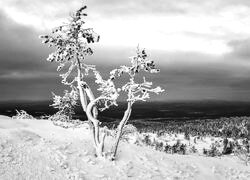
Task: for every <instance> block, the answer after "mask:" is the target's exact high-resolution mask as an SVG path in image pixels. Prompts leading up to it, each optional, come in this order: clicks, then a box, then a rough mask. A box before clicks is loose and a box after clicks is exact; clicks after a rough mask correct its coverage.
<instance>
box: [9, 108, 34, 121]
mask: <svg viewBox="0 0 250 180" xmlns="http://www.w3.org/2000/svg"><path fill="white" fill-rule="evenodd" d="M16 113H17V114H16V115H15V116H12V119H35V118H34V117H33V116H32V115H30V114H28V113H27V112H26V111H24V110H20V111H18V110H16Z"/></svg>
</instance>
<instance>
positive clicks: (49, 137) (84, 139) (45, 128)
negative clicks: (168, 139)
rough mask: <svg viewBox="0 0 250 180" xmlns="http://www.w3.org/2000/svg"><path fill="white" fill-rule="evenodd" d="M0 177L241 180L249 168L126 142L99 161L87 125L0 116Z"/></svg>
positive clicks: (32, 179)
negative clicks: (63, 125) (60, 124)
mask: <svg viewBox="0 0 250 180" xmlns="http://www.w3.org/2000/svg"><path fill="white" fill-rule="evenodd" d="M110 140H111V139H108V141H107V145H106V146H107V147H110V144H111V143H110V142H111V141H110ZM0 179H1V180H13V179H18V180H22V179H30V180H36V179H42V180H50V179H58V180H59V179H60V180H64V179H90V180H95V179H118V180H119V179H121V180H122V179H143V180H147V179H159V180H161V179H163V180H165V179H166V180H167V179H197V180H198V179H199V180H201V179H202V180H206V179H209V180H214V179H241V180H244V179H250V167H249V166H245V165H244V164H243V163H242V162H241V161H240V160H238V159H237V158H236V157H232V156H225V157H220V158H214V157H203V156H198V155H171V154H165V153H163V152H157V151H154V150H153V149H150V148H149V147H141V146H136V145H133V144H127V143H126V142H123V143H121V146H120V148H119V153H118V160H117V161H116V162H110V161H108V160H98V159H96V158H95V156H94V149H93V148H92V141H91V137H90V135H89V130H88V127H87V125H86V126H85V125H83V126H82V127H80V128H75V129H73V128H69V129H64V128H61V127H58V126H54V125H53V123H52V122H50V121H47V120H18V119H11V118H9V117H6V116H0Z"/></svg>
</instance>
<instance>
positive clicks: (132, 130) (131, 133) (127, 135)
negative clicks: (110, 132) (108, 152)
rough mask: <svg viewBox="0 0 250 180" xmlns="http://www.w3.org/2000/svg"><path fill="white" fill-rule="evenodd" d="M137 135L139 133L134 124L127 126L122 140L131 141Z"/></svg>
mask: <svg viewBox="0 0 250 180" xmlns="http://www.w3.org/2000/svg"><path fill="white" fill-rule="evenodd" d="M116 133H117V131H116ZM136 133H138V131H137V128H136V127H135V126H133V125H132V124H128V125H125V126H124V128H123V132H122V135H121V140H125V141H129V139H131V138H132V136H136V135H135V134H136Z"/></svg>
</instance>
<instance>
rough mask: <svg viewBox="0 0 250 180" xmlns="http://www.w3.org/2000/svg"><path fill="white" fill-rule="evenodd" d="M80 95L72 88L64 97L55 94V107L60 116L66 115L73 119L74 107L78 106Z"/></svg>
mask: <svg viewBox="0 0 250 180" xmlns="http://www.w3.org/2000/svg"><path fill="white" fill-rule="evenodd" d="M77 100H78V93H77V91H76V90H75V89H74V88H72V90H71V91H70V92H69V91H67V90H65V91H64V96H62V97H61V96H59V95H56V94H54V93H53V104H52V105H51V106H53V107H54V108H56V109H58V113H59V114H60V115H66V116H68V117H72V115H73V114H74V107H75V106H76V105H77Z"/></svg>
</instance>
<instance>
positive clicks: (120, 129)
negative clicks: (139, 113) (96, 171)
mask: <svg viewBox="0 0 250 180" xmlns="http://www.w3.org/2000/svg"><path fill="white" fill-rule="evenodd" d="M132 104H133V103H132V102H128V106H127V110H126V111H125V113H124V115H123V118H122V120H121V122H120V123H119V125H118V128H117V129H118V133H117V135H116V140H115V145H114V151H113V155H112V160H114V159H115V157H116V153H117V150H118V145H119V142H120V139H121V136H122V130H123V127H124V126H125V125H126V123H127V121H128V119H129V117H130V115H131V111H132Z"/></svg>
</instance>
